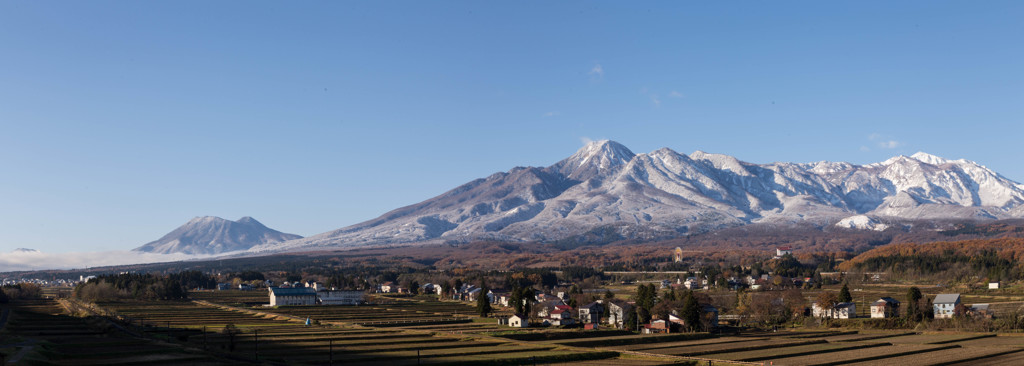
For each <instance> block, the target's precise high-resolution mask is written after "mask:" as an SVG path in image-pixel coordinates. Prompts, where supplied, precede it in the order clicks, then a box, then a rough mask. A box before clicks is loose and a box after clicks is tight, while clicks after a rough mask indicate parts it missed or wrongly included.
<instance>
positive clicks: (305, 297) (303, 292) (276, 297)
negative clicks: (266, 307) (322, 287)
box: [270, 287, 316, 306]
mask: <svg viewBox="0 0 1024 366" xmlns="http://www.w3.org/2000/svg"><path fill="white" fill-rule="evenodd" d="M280 305H316V290H314V289H311V288H305V287H297V288H281V287H271V288H270V306H280Z"/></svg>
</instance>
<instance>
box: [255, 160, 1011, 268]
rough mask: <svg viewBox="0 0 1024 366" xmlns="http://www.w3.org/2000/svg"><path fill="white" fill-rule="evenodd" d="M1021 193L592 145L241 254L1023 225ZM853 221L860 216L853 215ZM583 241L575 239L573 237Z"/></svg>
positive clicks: (971, 180) (935, 169)
mask: <svg viewBox="0 0 1024 366" xmlns="http://www.w3.org/2000/svg"><path fill="white" fill-rule="evenodd" d="M1022 203H1024V185H1021V184H1019V183H1016V182H1013V181H1011V180H1009V179H1007V178H1005V177H1003V176H1001V175H999V174H997V173H995V172H993V171H991V170H989V169H987V168H985V167H984V166H981V165H979V164H977V163H974V162H971V161H967V160H948V159H943V158H940V157H937V156H934V155H929V154H925V153H917V154H914V155H912V156H897V157H894V158H891V159H889V160H886V161H884V162H881V163H876V164H868V165H856V164H850V163H842V162H839V163H836V162H826V161H823V162H817V163H771V164H752V163H748V162H744V161H740V160H738V159H736V158H734V157H732V156H728V155H722V154H711V153H706V152H702V151H697V152H694V153H692V154H690V155H685V154H681V153H678V152H675V151H673V150H671V149H668V148H662V149H659V150H656V151H653V152H650V153H646V154H634V153H633V152H632V151H630V150H629V149H628V148H626V147H625V146H622V145H621V144H618V143H616V142H613V141H597V142H592V143H589V144H587V145H586V146H584V147H583V148H581V149H580V150H579V151H577V152H576V153H575V154H573V155H572V156H570V157H568V158H566V159H565V160H562V161H559V162H557V163H555V164H554V165H551V166H549V167H518V168H514V169H512V170H510V171H508V172H503V173H496V174H493V175H491V176H489V177H487V178H482V179H477V180H474V181H472V182H469V183H466V184H464V185H462V186H460V187H457V188H455V189H453V190H451V191H448V192H446V193H444V194H442V195H440V196H437V197H434V198H432V199H429V200H426V201H423V202H420V203H417V204H414V205H411V206H406V207H402V208H399V209H396V210H394V211H391V212H388V213H386V214H384V215H383V216H381V217H379V218H377V219H374V220H370V221H367V222H363V223H360V224H356V225H352V226H349V227H346V228H342V229H338V230H335V231H331V232H327V233H323V234H319V235H315V236H312V237H309V238H305V239H298V240H292V241H289V242H286V243H280V244H265V245H259V246H256V247H253V248H252V249H251V251H279V250H301V249H313V248H321V247H339V246H358V245H373V244H393V243H411V242H425V241H457V242H461V241H470V240H482V239H497V240H510V241H555V240H565V239H569V240H601V239H602V237H614V238H634V239H642V240H654V239H664V238H671V237H676V236H680V235H687V234H688V233H692V232H701V231H707V230H713V229H716V228H723V227H731V226H738V225H744V224H748V223H757V222H773V223H793V222H799V221H813V222H815V223H817V224H821V225H825V224H834V223H836V222H838V221H840V220H842V219H844V218H849V219H847V220H845V221H843V222H844V226H846V227H854V228H857V227H862V228H865V229H877V228H880V227H881V226H878V225H880V224H879V222H878V221H876V220H875V219H874V218H887V219H892V220H900V219H907V220H910V219H915V220H916V219H961V218H962V219H984V218H989V219H995V218H1011V217H1024V205H1022ZM860 216H863V218H862V217H860ZM582 238H587V239H582Z"/></svg>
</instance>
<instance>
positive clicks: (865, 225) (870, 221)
mask: <svg viewBox="0 0 1024 366" xmlns="http://www.w3.org/2000/svg"><path fill="white" fill-rule="evenodd" d="M836 226H838V227H842V228H847V229H860V230H875V231H882V230H885V229H888V228H889V225H886V224H883V223H880V222H878V220H875V219H874V218H871V217H868V216H866V215H856V216H850V217H847V218H845V219H842V220H839V222H837V223H836Z"/></svg>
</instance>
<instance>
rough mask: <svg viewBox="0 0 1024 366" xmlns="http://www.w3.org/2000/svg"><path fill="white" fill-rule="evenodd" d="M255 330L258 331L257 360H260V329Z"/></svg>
mask: <svg viewBox="0 0 1024 366" xmlns="http://www.w3.org/2000/svg"><path fill="white" fill-rule="evenodd" d="M255 332H256V351H255V352H254V353H255V354H256V361H259V360H260V330H259V329H256V330H255Z"/></svg>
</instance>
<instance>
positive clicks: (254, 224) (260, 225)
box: [235, 216, 266, 227]
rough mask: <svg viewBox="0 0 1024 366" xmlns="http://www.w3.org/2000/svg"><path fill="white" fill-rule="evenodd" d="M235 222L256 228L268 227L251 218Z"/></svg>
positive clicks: (243, 218) (244, 217)
mask: <svg viewBox="0 0 1024 366" xmlns="http://www.w3.org/2000/svg"><path fill="white" fill-rule="evenodd" d="M235 222H237V223H239V224H246V225H252V226H256V227H266V226H264V225H263V223H261V222H259V221H256V219H254V218H252V217H251V216H243V217H242V218H240V219H238V221H235Z"/></svg>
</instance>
